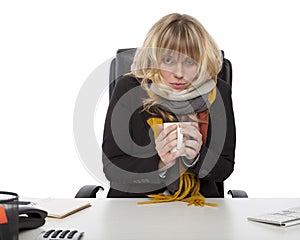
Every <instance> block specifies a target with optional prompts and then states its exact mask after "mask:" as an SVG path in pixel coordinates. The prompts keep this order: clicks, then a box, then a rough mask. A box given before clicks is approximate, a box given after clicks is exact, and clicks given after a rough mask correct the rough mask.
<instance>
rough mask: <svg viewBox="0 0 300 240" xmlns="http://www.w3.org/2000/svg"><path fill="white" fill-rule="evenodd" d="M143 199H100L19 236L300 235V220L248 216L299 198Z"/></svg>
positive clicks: (29, 239)
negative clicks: (284, 223)
mask: <svg viewBox="0 0 300 240" xmlns="http://www.w3.org/2000/svg"><path fill="white" fill-rule="evenodd" d="M140 200H141V199H97V200H94V201H93V202H92V207H90V208H87V209H85V210H82V211H80V212H78V213H75V214H73V215H71V216H69V217H67V218H65V219H53V218H48V219H47V222H46V224H45V225H44V226H43V227H41V228H38V229H35V230H29V231H26V232H23V233H20V236H19V240H34V239H35V237H36V236H37V235H38V234H39V233H40V232H41V231H42V230H47V229H50V228H60V227H62V228H72V229H74V228H75V229H79V230H81V231H84V232H85V236H84V238H83V240H98V239H103V240H125V239H126V240H127V239H128V240H135V239H137V240H148V239H151V240H153V239H164V240H167V239H170V240H177V239H180V240H182V239H187V240H193V239H195V240H199V239H205V240H209V239H216V240H227V239H228V240H235V239H239V240H241V239H242V240H246V239H251V240H254V239H255V240H260V239H263V240H267V239H272V240H277V239H281V240H291V239H295V240H296V239H297V240H299V239H300V225H295V226H291V227H287V228H283V227H277V226H273V225H267V224H262V223H255V222H250V221H248V220H247V219H246V218H247V216H250V215H257V214H261V213H266V212H273V211H277V210H281V209H286V208H292V207H297V206H300V199H295V198H294V199H251V198H248V199H231V198H226V199H207V201H210V202H216V203H218V204H219V207H216V208H215V207H194V206H190V207H188V206H186V204H185V203H183V202H175V203H160V204H150V205H138V204H137V201H140Z"/></svg>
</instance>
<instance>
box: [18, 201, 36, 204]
mask: <svg viewBox="0 0 300 240" xmlns="http://www.w3.org/2000/svg"><path fill="white" fill-rule="evenodd" d="M34 204H35V203H33V202H30V201H19V205H34Z"/></svg>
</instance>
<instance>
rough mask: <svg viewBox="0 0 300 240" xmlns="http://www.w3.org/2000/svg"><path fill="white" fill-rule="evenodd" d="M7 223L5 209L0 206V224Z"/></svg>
mask: <svg viewBox="0 0 300 240" xmlns="http://www.w3.org/2000/svg"><path fill="white" fill-rule="evenodd" d="M7 222H8V221H7V217H6V213H5V209H4V207H3V206H0V224H5V223H7Z"/></svg>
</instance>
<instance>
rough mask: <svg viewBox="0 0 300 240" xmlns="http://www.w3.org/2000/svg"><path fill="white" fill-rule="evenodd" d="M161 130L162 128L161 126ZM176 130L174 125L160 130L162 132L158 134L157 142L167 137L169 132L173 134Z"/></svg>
mask: <svg viewBox="0 0 300 240" xmlns="http://www.w3.org/2000/svg"><path fill="white" fill-rule="evenodd" d="M162 128H163V126H162ZM176 129H177V125H176V124H172V125H170V126H168V127H167V128H164V129H162V131H161V132H160V134H159V135H158V137H157V140H158V141H162V140H163V139H164V138H166V136H168V135H169V134H170V133H171V132H173V131H174V130H176Z"/></svg>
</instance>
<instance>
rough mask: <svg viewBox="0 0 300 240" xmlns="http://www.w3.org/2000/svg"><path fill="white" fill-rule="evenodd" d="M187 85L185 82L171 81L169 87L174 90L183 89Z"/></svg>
mask: <svg viewBox="0 0 300 240" xmlns="http://www.w3.org/2000/svg"><path fill="white" fill-rule="evenodd" d="M186 86H187V84H186V83H171V87H172V88H173V89H176V90H183V89H185V88H186Z"/></svg>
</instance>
